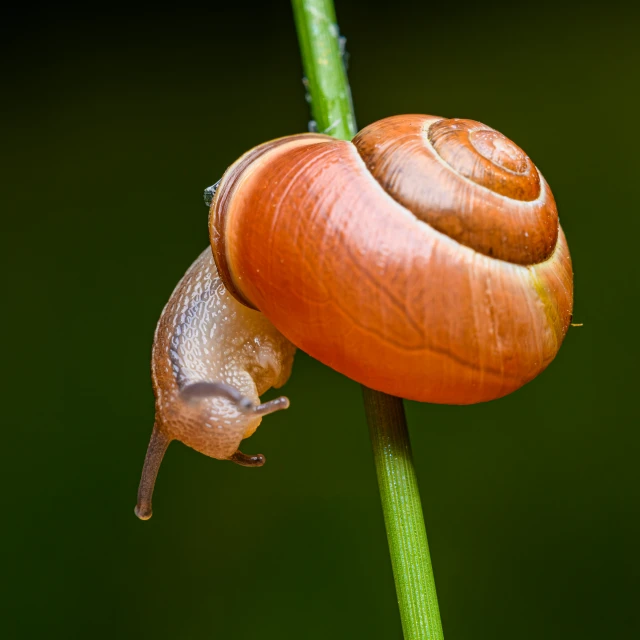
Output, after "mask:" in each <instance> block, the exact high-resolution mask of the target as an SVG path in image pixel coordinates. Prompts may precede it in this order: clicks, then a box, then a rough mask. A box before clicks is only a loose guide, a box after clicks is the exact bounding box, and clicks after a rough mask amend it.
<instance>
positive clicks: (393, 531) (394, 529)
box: [292, 0, 444, 640]
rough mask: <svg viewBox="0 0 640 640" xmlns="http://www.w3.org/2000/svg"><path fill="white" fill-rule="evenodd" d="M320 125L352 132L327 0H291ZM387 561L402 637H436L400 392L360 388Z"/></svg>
mask: <svg viewBox="0 0 640 640" xmlns="http://www.w3.org/2000/svg"><path fill="white" fill-rule="evenodd" d="M292 4H293V11H294V15H295V21H296V28H297V31H298V39H299V41H300V50H301V53H302V63H303V67H304V73H305V79H306V80H305V84H306V88H307V91H308V93H309V97H310V99H311V113H312V115H313V118H314V120H315V121H316V124H317V128H318V131H320V132H322V133H327V134H329V135H332V136H334V137H335V138H340V139H342V140H350V139H351V138H352V137H353V136H354V135H355V134H356V124H355V115H354V112H353V105H352V102H351V91H350V89H349V83H348V81H347V74H346V72H345V68H344V64H343V60H342V55H341V51H340V42H339V31H338V25H337V22H336V15H335V10H334V8H333V2H332V0H292ZM362 390H363V396H364V405H365V413H366V416H367V422H368V423H369V431H370V434H371V442H372V446H373V455H374V461H375V466H376V473H377V476H378V486H379V488H380V497H381V500H382V510H383V513H384V522H385V527H386V530H387V539H388V541H389V550H390V553H391V565H392V568H393V575H394V579H395V584H396V592H397V595H398V604H399V608H400V617H401V620H402V629H403V632H404V637H405V639H406V640H442V639H443V637H444V636H443V634H442V624H441V622H440V612H439V610H438V599H437V597H436V588H435V582H434V579H433V569H432V566H431V559H430V557H429V547H428V544H427V534H426V531H425V527H424V520H423V516H422V506H421V503H420V494H419V492H418V483H417V480H416V474H415V470H414V468H413V458H412V455H411V444H410V441H409V432H408V430H407V422H406V418H405V414H404V406H403V404H402V399H401V398H395V397H393V396H389V395H387V394H385V393H381V392H379V391H374V390H372V389H369V388H367V387H363V388H362Z"/></svg>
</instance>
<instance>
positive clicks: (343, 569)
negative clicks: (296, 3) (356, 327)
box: [0, 0, 640, 640]
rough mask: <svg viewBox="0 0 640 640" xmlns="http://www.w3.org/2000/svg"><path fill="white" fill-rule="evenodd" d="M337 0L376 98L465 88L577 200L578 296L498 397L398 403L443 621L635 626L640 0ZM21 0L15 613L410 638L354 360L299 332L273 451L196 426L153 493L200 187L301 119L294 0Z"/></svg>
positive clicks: (9, 471)
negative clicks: (551, 348) (255, 456)
mask: <svg viewBox="0 0 640 640" xmlns="http://www.w3.org/2000/svg"><path fill="white" fill-rule="evenodd" d="M557 4H559V3H549V4H546V5H545V4H544V3H543V4H540V3H535V6H534V5H532V4H531V3H513V2H506V1H505V2H492V3H478V2H464V1H460V0H459V1H457V2H455V3H444V4H442V3H441V4H440V5H439V6H436V5H435V3H423V4H422V5H421V6H420V7H416V6H414V4H413V3H410V2H409V1H408V0H394V2H386V3H361V2H355V1H354V0H338V2H337V12H338V18H339V20H340V26H341V29H342V32H343V33H344V34H345V35H346V36H347V38H348V42H347V46H348V50H349V53H350V60H349V76H350V80H351V84H352V91H353V97H354V101H355V105H356V112H357V117H358V122H359V125H360V126H364V125H365V124H368V123H370V122H372V121H374V120H376V119H379V118H381V117H384V116H387V115H392V114H396V113H403V112H423V113H436V114H440V115H445V116H461V117H470V118H474V119H477V120H481V121H484V122H486V123H487V124H489V125H491V126H493V127H495V128H497V129H499V130H501V131H503V132H504V133H505V134H506V135H508V136H509V137H511V138H512V139H514V140H515V141H516V142H517V143H518V144H519V145H521V146H522V147H523V148H524V149H526V150H527V152H528V153H529V155H530V156H531V157H532V158H533V160H534V162H536V163H537V164H538V166H539V167H540V168H541V170H542V172H543V173H544V174H545V177H546V178H547V179H548V181H549V182H550V184H551V185H552V188H553V190H554V193H555V195H556V198H557V200H558V203H559V208H560V215H561V221H562V224H563V227H564V229H565V231H566V233H567V236H568V238H569V243H570V247H571V251H572V255H573V259H574V266H575V271H576V305H575V314H574V321H575V322H580V323H584V326H583V327H581V328H573V329H571V330H570V332H569V334H568V336H567V339H566V342H565V345H564V346H563V348H562V350H561V352H560V354H559V355H558V357H557V359H556V360H555V362H554V363H553V364H552V366H551V367H550V368H549V369H548V370H547V371H546V372H545V373H544V374H543V375H542V376H540V378H539V379H537V380H535V381H534V382H532V383H530V384H529V385H527V386H526V387H525V388H523V389H521V390H519V391H518V392H516V393H514V394H513V395H511V396H510V397H507V398H505V399H503V400H499V401H496V402H492V403H489V404H485V405H479V406H473V407H464V408H460V407H443V406H428V405H420V404H417V403H407V413H408V418H409V422H410V430H411V436H412V440H413V447H414V453H415V458H416V464H417V472H418V476H419V481H420V486H421V491H422V499H423V504H424V511H425V517H426V522H427V531H428V535H429V543H430V547H431V553H432V558H433V564H434V567H435V574H436V582H437V586H438V594H439V600H440V606H441V612H442V618H443V624H444V629H445V634H446V637H447V638H448V640H478V639H480V638H482V639H484V638H486V639H491V640H501V639H504V640H512V639H513V638H518V639H520V640H529V639H530V640H533V639H538V638H545V639H546V640H552V639H556V638H557V639H563V640H565V639H566V638H581V639H582V640H588V639H595V638H598V639H600V638H607V639H617V638H620V639H629V638H633V637H638V636H639V635H640V622H639V619H638V618H639V614H638V608H637V606H638V595H639V593H640V588H639V587H640V580H639V577H640V575H639V574H640V562H639V558H638V550H637V547H638V540H639V539H640V515H639V513H638V508H639V505H640V500H639V498H640V495H639V493H640V492H639V486H640V484H639V480H640V477H639V475H640V474H639V470H638V459H639V452H640V434H639V432H638V428H637V427H638V422H639V421H638V417H639V416H638V413H639V412H638V373H637V372H638V366H637V358H638V354H639V351H638V338H637V336H638V305H637V300H638V295H639V285H638V282H639V275H640V274H639V270H638V257H639V252H638V248H637V243H638V238H639V231H640V225H639V211H638V200H637V188H638V186H637V185H638V175H639V171H640V163H639V160H638V125H637V119H638V113H639V111H640V104H639V100H638V68H639V67H640V47H639V39H638V32H639V27H640V21H639V19H638V18H639V16H638V13H637V9H631V8H630V5H629V6H626V5H624V4H616V3H615V2H607V3H599V6H591V5H589V4H588V3H587V4H586V5H585V3H577V2H575V3H573V2H570V3H560V6H557ZM237 5H238V6H236V7H232V6H224V7H222V8H219V7H218V6H216V5H215V4H209V8H208V9H205V10H203V9H202V8H196V7H191V6H189V5H188V4H185V3H177V4H176V5H175V6H174V7H173V9H172V10H171V11H164V10H160V9H159V8H157V7H156V9H154V10H153V11H150V12H147V11H143V10H138V9H135V8H131V7H118V6H116V5H114V4H112V3H109V5H108V6H107V5H95V6H91V7H90V8H87V9H86V10H85V12H80V13H78V12H77V11H75V12H70V11H69V12H66V11H64V10H63V9H62V8H61V7H59V6H55V7H53V6H52V7H51V8H49V9H43V10H40V9H37V8H36V7H35V6H33V5H27V4H25V6H23V7H18V8H17V9H16V8H14V9H13V10H12V11H11V12H8V13H7V14H6V15H5V18H4V19H3V24H2V29H3V32H2V48H3V55H2V60H3V62H2V64H3V67H4V69H3V71H2V85H3V89H4V91H3V94H4V95H3V98H2V103H1V105H0V109H1V110H2V118H1V125H0V126H1V127H2V142H1V149H2V153H1V155H2V166H1V167H0V170H1V175H2V189H1V193H0V200H1V201H2V223H3V231H2V238H3V243H2V244H3V251H2V260H3V263H4V266H3V276H4V277H3V290H2V300H3V303H2V307H3V313H2V319H3V324H4V329H3V335H4V339H3V346H2V365H3V369H4V376H3V378H4V380H5V382H4V383H3V386H2V390H3V402H2V407H3V412H2V425H3V449H2V465H0V473H1V476H2V487H3V488H2V492H1V493H2V502H3V508H2V513H3V519H2V527H1V529H0V532H1V533H0V537H1V540H0V542H1V548H2V558H3V559H2V589H3V590H4V592H5V593H4V595H3V596H2V598H1V599H0V603H1V604H0V607H1V608H2V609H3V612H2V618H1V620H2V622H1V623H0V625H1V627H2V636H3V637H5V638H110V639H111V638H154V639H158V640H159V639H161V638H171V639H173V638H187V639H191V638H193V639H199V638H234V639H236V638H237V639H238V640H242V639H245V638H263V639H265V640H266V639H269V638H278V639H284V638H309V639H320V638H322V639H324V638H327V637H332V638H336V639H338V638H340V639H341V638H372V639H378V638H381V639H382V638H384V639H394V638H395V639H400V638H401V630H400V622H399V616H398V613H397V605H396V602H395V595H394V588H393V578H392V574H391V568H390V561H389V557H388V553H387V548H386V539H385V533H384V527H383V521H382V514H381V510H380V505H379V497H378V494H377V487H376V479H375V472H374V468H373V462H372V456H371V451H370V444H369V440H368V434H367V428H366V424H365V422H364V418H363V408H362V400H361V395H360V389H359V387H358V385H357V384H355V383H354V382H351V381H349V380H346V379H345V378H344V377H342V376H341V375H339V374H337V373H336V372H334V371H332V370H329V369H327V368H325V367H323V366H322V365H320V364H319V363H317V362H315V361H313V360H312V359H311V358H309V357H307V356H306V355H304V354H302V353H300V354H299V355H298V356H297V360H296V364H295V368H294V374H293V376H292V378H291V381H290V382H289V383H288V385H287V386H286V387H285V392H286V394H287V395H288V396H289V397H290V398H291V402H292V405H291V409H290V410H289V411H287V412H283V413H281V414H277V415H275V416H271V417H269V418H267V419H265V421H264V422H263V424H262V426H261V428H260V429H259V430H258V432H257V434H256V435H255V436H254V437H253V438H252V439H251V440H250V441H248V442H247V443H246V445H245V447H244V448H245V449H246V450H247V451H249V452H262V453H264V454H266V456H267V458H268V462H267V465H266V466H265V467H264V468H263V469H260V470H250V469H243V468H240V467H237V466H235V465H232V464H227V463H222V462H217V461H213V460H210V459H207V458H205V457H203V456H201V455H199V454H197V453H195V452H193V451H191V450H189V449H187V448H186V447H184V446H182V445H180V444H173V445H172V446H171V448H170V449H169V453H168V455H167V457H166V460H165V463H164V465H163V467H162V469H161V472H160V476H159V480H158V485H157V490H156V496H155V502H154V506H155V515H154V517H153V519H152V520H151V521H149V522H140V521H138V520H137V519H136V518H135V517H134V514H133V506H134V502H135V496H136V490H137V484H138V479H139V474H140V470H141V466H142V461H143V457H144V453H145V449H146V446H147V442H148V438H149V434H150V432H151V427H152V423H153V398H152V391H151V384H150V379H149V355H150V348H151V340H152V335H153V330H154V327H155V323H156V321H157V318H158V316H159V314H160V311H161V309H162V307H163V305H164V303H165V302H166V300H167V298H168V296H169V295H170V293H171V291H172V289H173V287H174V285H175V284H176V283H177V281H178V279H179V278H180V277H181V275H182V274H183V272H184V271H185V270H186V268H187V267H188V266H189V264H190V263H191V262H192V260H193V259H194V258H195V257H196V256H197V255H198V253H199V252H200V251H201V250H202V248H203V247H204V246H205V245H206V243H207V225H206V218H207V211H206V208H205V207H204V205H203V202H202V191H203V188H204V187H206V186H207V185H209V184H211V183H213V182H215V181H216V180H217V179H218V178H219V176H220V175H221V174H222V172H223V170H224V169H225V168H226V166H227V165H228V164H230V163H231V162H232V161H233V160H234V159H235V158H236V157H237V156H239V155H240V154H241V153H242V152H244V151H245V150H247V149H248V148H250V147H252V146H254V145H255V144H257V143H259V142H262V141H265V140H267V139H270V138H273V137H276V136H282V135H285V134H288V133H294V132H300V131H304V130H305V129H306V127H307V121H308V120H309V113H308V105H307V104H306V103H305V100H304V90H303V86H302V83H301V76H302V72H301V64H300V61H299V55H298V49H297V42H296V36H295V32H294V26H293V20H292V18H291V15H290V8H289V5H288V3H286V2H284V1H282V2H261V3H248V4H247V3H237Z"/></svg>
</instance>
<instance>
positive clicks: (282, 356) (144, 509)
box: [136, 249, 295, 519]
mask: <svg viewBox="0 0 640 640" xmlns="http://www.w3.org/2000/svg"><path fill="white" fill-rule="evenodd" d="M294 354H295V347H294V346H293V344H291V342H289V341H288V340H287V339H286V338H285V337H284V336H283V335H282V334H281V333H280V332H278V331H277V330H276V329H275V327H274V326H273V325H272V324H271V322H269V320H267V318H266V317H265V316H264V315H262V314H261V313H258V312H257V311H254V310H252V309H249V308H247V307H246V306H244V305H242V304H240V303H239V302H237V301H236V300H235V299H234V298H233V297H232V296H231V295H230V294H229V293H228V292H227V290H226V289H225V287H224V285H223V284H222V282H221V280H220V278H219V277H218V272H217V270H216V266H215V263H214V261H213V255H212V253H211V249H206V250H205V251H203V253H202V254H201V255H200V256H199V257H198V259H197V260H196V261H195V262H194V263H193V265H191V267H190V268H189V270H188V271H187V273H186V274H185V275H184V277H183V278H182V280H181V281H180V282H179V284H178V286H177V287H176V288H175V290H174V292H173V294H172V295H171V298H170V299H169V302H168V303H167V305H166V306H165V308H164V310H163V312H162V315H161V316H160V320H159V322H158V326H157V328H156V333H155V339H154V344H153V355H152V367H151V369H152V380H153V388H154V392H155V396H156V421H155V426H154V430H153V434H152V438H151V442H150V444H149V450H148V453H147V459H146V460H145V468H144V470H143V477H142V481H141V483H140V491H139V496H138V506H137V507H136V514H137V515H138V517H140V518H142V519H148V518H149V517H151V494H152V492H153V484H154V481H155V477H156V475H157V472H158V467H159V465H160V462H161V460H162V456H163V455H164V452H165V450H166V448H167V446H168V444H169V442H171V440H180V441H181V442H183V443H184V444H186V445H188V446H190V447H192V448H193V449H195V450H196V451H199V452H201V453H204V454H205V455H207V456H210V457H212V458H218V459H220V460H232V461H234V462H236V463H238V464H243V465H245V466H261V465H262V464H263V463H264V457H263V456H261V455H257V456H245V455H244V454H242V453H240V452H239V451H238V447H239V445H240V442H241V440H243V439H244V438H248V437H249V436H250V435H251V434H253V433H254V431H255V430H256V429H257V428H258V425H259V424H260V422H261V421H262V416H263V415H265V414H267V413H272V412H273V411H277V410H279V409H285V408H287V407H288V405H289V402H288V400H287V399H286V398H278V399H276V400H272V401H271V402H268V403H265V404H260V395H261V394H263V393H264V392H265V391H266V390H267V389H269V388H271V387H276V388H278V387H281V386H282V385H283V384H284V383H285V382H286V381H287V380H288V378H289V375H290V374H291V367H292V365H293V357H294Z"/></svg>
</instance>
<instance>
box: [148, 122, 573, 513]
mask: <svg viewBox="0 0 640 640" xmlns="http://www.w3.org/2000/svg"><path fill="white" fill-rule="evenodd" d="M209 230H210V239H211V249H212V251H209V250H207V251H205V252H204V253H203V254H202V255H201V256H200V257H199V258H198V260H197V261H196V262H195V263H194V265H193V266H192V267H191V269H190V270H189V271H188V272H187V274H186V275H185V277H184V278H183V280H182V281H181V282H180V284H179V285H178V287H177V288H176V290H175V291H174V293H173V295H172V297H171V299H170V301H169V303H168V305H167V307H166V308H165V310H164V311H163V314H162V317H161V319H160V322H159V324H158V329H157V331H156V337H155V342H154V351H153V381H154V389H155V394H156V423H155V426H154V430H153V435H152V438H151V443H150V445H149V450H148V453H147V458H146V461H145V467H144V470H143V477H142V481H141V485H140V492H139V502H138V506H137V508H136V513H137V514H138V515H139V517H142V518H146V517H149V516H150V515H151V494H152V491H153V483H154V481H155V476H156V474H157V470H158V466H159V464H160V461H161V459H162V456H163V454H164V451H165V450H166V447H167V445H168V443H169V442H170V441H171V440H172V439H179V440H182V441H183V442H184V443H185V444H187V445H189V446H191V447H193V448H194V449H197V450H198V451H201V452H203V453H205V454H207V455H209V456H212V457H214V458H220V459H229V460H232V461H234V462H236V463H239V464H244V465H249V466H259V465H261V464H262V463H263V462H264V457H263V456H246V455H244V454H241V453H240V452H239V450H238V446H239V444H240V441H241V440H242V439H243V438H245V437H248V436H249V435H251V433H253V432H254V431H255V429H256V428H257V426H258V424H259V423H260V420H261V418H262V416H263V415H265V414H267V413H270V412H272V411H275V410H279V409H283V408H286V407H287V406H288V400H287V399H286V398H278V399H276V400H272V401H271V402H268V403H265V404H260V402H259V395H261V394H262V393H263V392H264V391H265V390H266V389H267V388H269V387H271V386H274V387H279V386H281V385H282V384H284V383H285V382H286V380H287V378H288V377H289V374H290V372H291V366H292V362H293V356H294V352H295V348H296V347H298V348H300V349H302V350H303V351H305V352H307V353H308V354H309V355H311V356H312V357H314V358H316V359H317V360H320V361H321V362H323V363H324V364H326V365H328V366H330V367H332V368H333V369H335V370H337V371H339V372H340V373H342V374H344V375H346V376H348V377H350V378H352V379H353V380H356V381H357V382H360V383H362V384H364V385H366V386H368V387H370V388H373V389H376V390H379V391H384V392H386V393H389V394H392V395H396V396H400V397H403V398H407V399H411V400H418V401H421V402H432V403H443V404H472V403H477V402H485V401H488V400H492V399H496V398H500V397H502V396H505V395H507V394H508V393H511V392H512V391H515V390H516V389H518V388H519V387H521V386H522V385H524V384H525V383H527V382H529V381H530V380H532V379H533V378H534V377H536V376H537V375H538V374H539V373H540V372H542V371H543V370H544V369H545V368H546V367H547V366H548V364H549V363H550V362H551V361H552V360H553V358H554V357H555V355H556V353H557V352H558V349H559V348H560V345H561V343H562V340H563V339H564V336H565V334H566V332H567V329H568V327H569V324H570V322H571V314H572V307H573V271H572V265H571V258H570V255H569V250H568V246H567V242H566V238H565V236H564V233H563V231H562V228H561V227H560V225H559V222H558V213H557V208H556V204H555V201H554V198H553V195H552V193H551V190H550V188H549V186H548V184H547V182H546V181H545V180H544V178H543V177H542V175H541V174H540V172H539V171H538V170H537V168H536V167H535V165H534V164H533V163H532V161H531V160H530V158H529V157H528V156H527V155H526V154H525V153H524V151H522V149H520V148H519V147H518V146H517V145H515V144H514V143H513V142H511V141H510V140H509V139H508V138H506V137H505V136H504V135H502V134H501V133H499V132H498V131H496V130H494V129H492V128H490V127H488V126H486V125H483V124H481V123H479V122H475V121H473V120H463V119H455V118H454V119H449V118H440V117H436V116H426V115H404V116H394V117H391V118H386V119H384V120H381V121H378V122H375V123H373V124H371V125H369V126H368V127H366V128H365V129H363V130H362V131H360V133H358V134H357V135H356V137H355V138H354V139H353V140H352V141H351V142H345V141H340V140H336V139H334V138H331V137H329V136H326V135H322V134H313V133H309V134H300V135H293V136H288V137H284V138H279V139H277V140H274V141H271V142H267V143H265V144H262V145H260V146H258V147H255V148H254V149H252V150H250V151H248V152H247V153H246V154H245V155H243V156H242V157H241V158H240V159H239V160H237V161H236V162H235V163H234V164H232V165H231V166H230V167H229V169H227V171H226V172H225V173H224V175H223V177H222V179H221V180H220V182H219V183H218V184H217V185H216V189H215V194H213V198H212V202H211V206H210V219H209ZM212 257H213V259H212ZM214 260H215V264H214ZM294 345H295V346H294Z"/></svg>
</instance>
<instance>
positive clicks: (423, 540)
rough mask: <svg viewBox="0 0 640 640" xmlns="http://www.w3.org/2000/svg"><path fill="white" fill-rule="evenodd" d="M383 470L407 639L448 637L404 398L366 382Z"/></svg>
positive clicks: (381, 481)
mask: <svg viewBox="0 0 640 640" xmlns="http://www.w3.org/2000/svg"><path fill="white" fill-rule="evenodd" d="M362 395H363V396H364V410H365V413H366V415H367V422H368V423H369V432H370V433H371V443H372V445H373V459H374V461H375V465H376V473H377V475H378V487H379V488H380V498H381V499H382V511H383V513H384V524H385V528H386V530H387V539H388V540H389V551H390V553H391V566H392V567H393V576H394V578H395V583H396V593H397V594H398V605H399V607H400V617H401V619H402V630H403V632H404V637H405V638H406V639H407V640H418V639H419V640H442V638H444V636H443V634H442V623H441V622H440V611H439V610H438V598H437V596H436V583H435V581H434V579H433V568H432V566H431V558H430V556H429V546H428V544H427V532H426V530H425V528H424V518H423V516H422V505H421V504H420V493H419V491H418V481H417V479H416V473H415V470H414V468H413V456H412V455H411V443H410V441H409V432H408V431H407V421H406V418H405V415H404V405H403V404H402V399H401V398H396V397H394V396H389V395H387V394H386V393H381V392H379V391H373V390H372V389H369V388H367V387H364V386H363V387H362Z"/></svg>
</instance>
